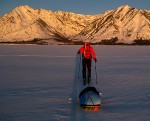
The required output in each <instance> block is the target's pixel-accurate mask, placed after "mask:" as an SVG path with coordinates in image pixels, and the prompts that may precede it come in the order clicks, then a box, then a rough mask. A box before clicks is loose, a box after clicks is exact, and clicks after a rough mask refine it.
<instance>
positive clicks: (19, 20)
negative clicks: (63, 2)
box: [0, 5, 150, 43]
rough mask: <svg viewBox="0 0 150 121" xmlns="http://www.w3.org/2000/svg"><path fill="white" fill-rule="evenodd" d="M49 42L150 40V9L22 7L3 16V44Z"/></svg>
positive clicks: (0, 29)
mask: <svg viewBox="0 0 150 121" xmlns="http://www.w3.org/2000/svg"><path fill="white" fill-rule="evenodd" d="M35 38H38V39H40V40H42V41H45V42H47V43H58V42H60V43H64V42H71V41H85V40H86V39H89V40H90V41H91V42H93V43H98V42H101V41H102V40H109V39H112V38H118V40H119V42H124V43H132V42H133V40H136V39H143V40H150V10H138V9H136V8H131V7H130V6H128V5H124V6H121V7H119V8H117V9H116V10H109V11H106V12H105V13H103V14H99V15H83V14H75V13H71V12H62V11H56V12H52V11H48V10H44V9H38V10H35V9H33V8H31V7H29V6H26V5H25V6H19V7H17V8H15V9H14V10H12V11H11V12H10V13H8V14H5V15H4V16H2V17H0V42H16V41H31V40H33V39H35Z"/></svg>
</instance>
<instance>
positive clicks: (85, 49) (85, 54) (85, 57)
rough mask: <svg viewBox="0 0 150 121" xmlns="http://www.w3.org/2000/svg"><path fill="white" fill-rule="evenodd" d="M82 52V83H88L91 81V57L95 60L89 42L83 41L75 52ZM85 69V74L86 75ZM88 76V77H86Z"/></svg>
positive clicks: (94, 54)
mask: <svg viewBox="0 0 150 121" xmlns="http://www.w3.org/2000/svg"><path fill="white" fill-rule="evenodd" d="M80 53H81V54H82V77H83V85H86V84H89V83H90V81H91V63H92V58H93V59H94V60H95V63H96V62H97V58H96V53H95V51H94V49H93V48H92V47H91V45H90V43H89V42H85V43H84V45H83V46H82V47H81V48H80V49H79V50H78V52H77V54H80ZM86 69H87V72H88V74H87V76H86ZM86 77H88V78H86Z"/></svg>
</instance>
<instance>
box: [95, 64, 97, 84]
mask: <svg viewBox="0 0 150 121" xmlns="http://www.w3.org/2000/svg"><path fill="white" fill-rule="evenodd" d="M95 79H96V84H97V70H96V62H95Z"/></svg>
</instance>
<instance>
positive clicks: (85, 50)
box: [77, 44, 96, 59]
mask: <svg viewBox="0 0 150 121" xmlns="http://www.w3.org/2000/svg"><path fill="white" fill-rule="evenodd" d="M80 53H82V54H83V57H84V58H86V59H92V58H93V59H96V54H95V51H94V49H93V48H92V47H91V46H90V45H86V44H85V45H83V46H82V47H81V48H80V49H79V50H78V52H77V54H80Z"/></svg>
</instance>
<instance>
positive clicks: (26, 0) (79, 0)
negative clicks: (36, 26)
mask: <svg viewBox="0 0 150 121" xmlns="http://www.w3.org/2000/svg"><path fill="white" fill-rule="evenodd" d="M125 4H128V5H129V6H131V7H133V8H138V9H142V10H143V9H150V0H0V16H2V15H3V14H5V13H8V12H10V11H11V10H12V9H14V8H16V7H17V6H20V5H28V6H30V7H32V8H35V9H39V8H44V9H46V10H51V11H57V10H61V11H68V12H74V13H79V14H101V13H103V12H105V11H107V10H113V9H116V8H117V7H119V6H122V5H125Z"/></svg>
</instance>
